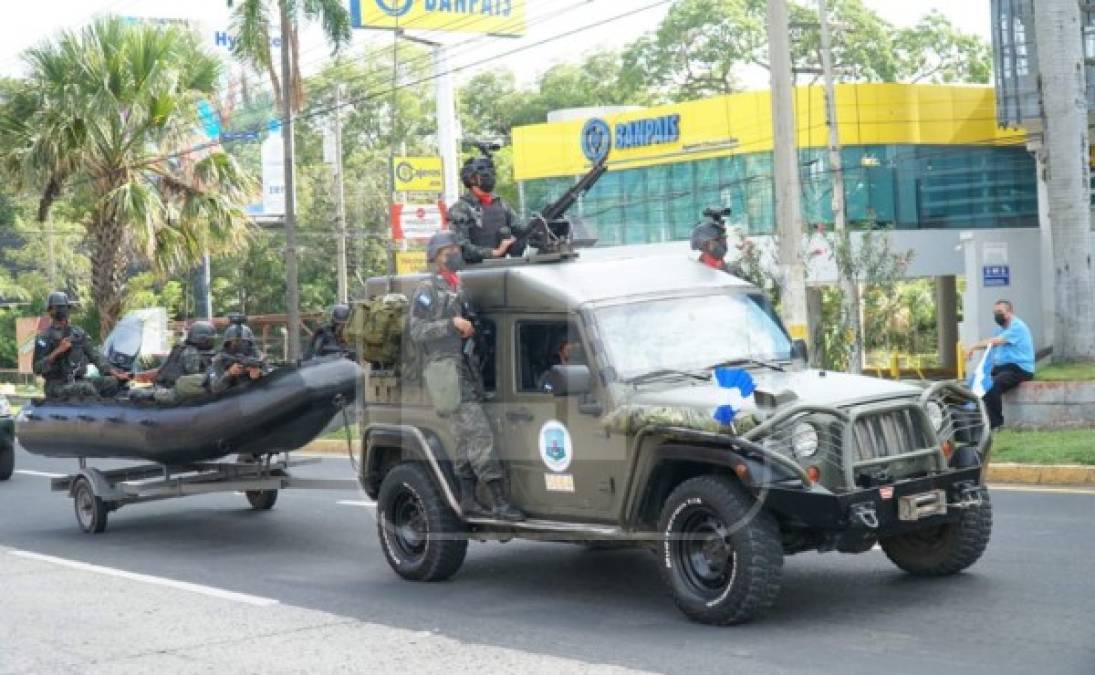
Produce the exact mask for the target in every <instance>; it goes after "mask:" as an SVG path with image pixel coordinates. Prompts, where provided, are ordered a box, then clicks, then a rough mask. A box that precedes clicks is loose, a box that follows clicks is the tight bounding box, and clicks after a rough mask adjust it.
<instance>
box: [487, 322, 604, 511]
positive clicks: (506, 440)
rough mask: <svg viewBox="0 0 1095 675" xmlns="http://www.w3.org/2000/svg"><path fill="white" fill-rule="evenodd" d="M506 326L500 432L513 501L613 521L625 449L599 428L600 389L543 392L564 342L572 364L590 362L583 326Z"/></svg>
mask: <svg viewBox="0 0 1095 675" xmlns="http://www.w3.org/2000/svg"><path fill="white" fill-rule="evenodd" d="M506 323H507V328H508V330H507V331H506V335H504V336H502V338H501V339H504V340H506V349H505V351H507V352H508V353H509V354H510V355H512V358H510V359H507V361H508V363H505V368H506V371H505V374H504V375H503V374H502V372H501V371H500V373H499V378H498V380H499V382H498V385H499V387H500V391H502V390H504V392H505V395H504V399H505V404H504V406H503V407H502V409H501V410H500V419H499V424H500V426H498V427H496V428H497V429H499V440H500V445H501V446H502V450H501V452H502V455H503V456H504V457H505V459H506V463H507V466H508V469H509V471H510V474H509V475H510V480H511V484H512V486H511V489H512V490H513V492H514V495H515V499H516V500H517V501H518V502H519V503H520V504H521V506H522V507H523V508H525V509H527V510H528V511H529V512H530V514H532V515H533V516H540V517H546V518H552V519H559V518H566V517H567V516H573V517H579V518H593V519H597V520H604V521H605V522H610V521H612V520H614V517H615V515H614V514H615V513H616V510H615V507H616V505H617V500H618V493H619V492H620V491H621V489H622V485H621V482H620V481H621V478H622V475H623V470H624V460H625V444H624V443H623V441H622V440H615V439H619V438H620V437H618V436H616V435H613V437H612V438H610V437H609V435H608V434H607V433H606V432H605V430H604V428H603V427H602V425H601V417H602V415H603V410H602V400H599V399H598V395H599V392H598V390H597V385H596V384H595V390H594V391H593V392H590V393H589V394H585V395H581V396H579V395H574V396H555V395H554V394H553V393H552V392H551V391H550V390H548V389H547V388H546V387H545V384H546V375H547V373H548V371H550V369H551V367H552V366H554V365H559V363H560V361H561V355H560V346H561V345H562V343H563V342H567V343H568V344H569V345H570V347H569V350H568V351H569V357H570V358H569V360H570V365H589V361H588V359H587V358H586V357H585V355H586V354H589V353H590V352H589V351H587V350H586V349H585V345H586V343H585V341H584V340H583V336H582V333H581V331H580V330H579V328H578V323H577V321H576V320H575V319H574V317H568V316H566V315H563V314H559V315H518V316H514V317H513V320H512V321H507V322H506ZM594 379H596V378H594Z"/></svg>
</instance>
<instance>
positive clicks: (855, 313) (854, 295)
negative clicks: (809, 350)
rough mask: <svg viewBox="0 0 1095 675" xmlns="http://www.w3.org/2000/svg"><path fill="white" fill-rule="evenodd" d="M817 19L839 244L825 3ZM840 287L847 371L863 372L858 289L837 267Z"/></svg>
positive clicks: (841, 221) (840, 177) (841, 216)
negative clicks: (848, 335) (846, 334)
mask: <svg viewBox="0 0 1095 675" xmlns="http://www.w3.org/2000/svg"><path fill="white" fill-rule="evenodd" d="M817 18H818V22H819V23H820V26H821V70H822V72H823V73H824V76H825V122H826V124H827V126H828V127H829V172H830V174H831V177H832V181H833V202H832V203H833V229H835V230H836V236H837V237H838V238H839V239H840V240H842V241H843V239H844V237H845V233H846V231H847V229H848V214H847V210H846V208H845V204H844V165H843V161H842V159H841V157H840V130H839V127H838V125H837V113H836V75H835V74H834V73H833V46H832V39H831V36H830V35H829V12H828V9H827V8H826V7H825V0H817ZM837 277H838V280H839V286H840V318H841V322H840V323H841V325H842V326H844V327H845V328H846V329H850V330H851V333H852V341H851V344H849V345H848V369H849V370H850V371H851V372H853V373H861V372H863V326H862V324H861V323H860V321H859V288H858V286H857V285H856V282H855V279H854V278H852V276H851V272H850V270H848V269H846V268H841V266H840V265H839V264H838V265H837Z"/></svg>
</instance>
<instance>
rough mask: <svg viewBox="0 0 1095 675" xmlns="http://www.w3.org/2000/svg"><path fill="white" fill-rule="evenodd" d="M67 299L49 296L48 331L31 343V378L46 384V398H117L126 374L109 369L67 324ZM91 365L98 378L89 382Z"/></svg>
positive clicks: (87, 340)
mask: <svg viewBox="0 0 1095 675" xmlns="http://www.w3.org/2000/svg"><path fill="white" fill-rule="evenodd" d="M70 307H71V305H70V304H69V301H68V296H67V295H65V294H64V293H63V292H61V291H54V292H53V293H50V294H49V298H48V299H47V300H46V313H48V314H49V317H50V325H49V327H48V328H47V329H46V330H44V331H42V332H41V333H39V334H38V338H37V339H36V340H35V342H34V374H35V375H41V376H42V378H43V379H44V380H45V381H46V383H45V394H46V398H102V397H111V396H115V395H116V394H118V392H119V391H121V389H122V383H123V382H127V381H128V380H129V379H130V378H129V374H128V373H126V372H125V371H122V370H119V369H117V368H115V367H114V366H113V364H111V363H110V361H108V360H107V359H106V357H104V356H103V354H102V352H100V351H99V349H98V348H97V347H96V346H95V345H94V344H92V342H91V339H90V338H89V337H88V335H87V333H85V332H84V330H83V329H82V328H80V327H79V326H73V325H71V324H69V309H70ZM89 365H94V366H95V367H96V368H98V369H99V373H100V375H101V377H99V378H97V379H90V378H88V377H87V368H88V366H89Z"/></svg>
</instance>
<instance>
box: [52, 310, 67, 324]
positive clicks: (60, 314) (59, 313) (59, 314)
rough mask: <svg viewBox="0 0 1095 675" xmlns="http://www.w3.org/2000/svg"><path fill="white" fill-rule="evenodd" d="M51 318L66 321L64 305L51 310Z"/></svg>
mask: <svg viewBox="0 0 1095 675" xmlns="http://www.w3.org/2000/svg"><path fill="white" fill-rule="evenodd" d="M53 319H54V320H55V321H68V310H67V309H65V308H64V307H58V308H57V309H55V310H53Z"/></svg>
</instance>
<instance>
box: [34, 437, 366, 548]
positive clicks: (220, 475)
mask: <svg viewBox="0 0 1095 675" xmlns="http://www.w3.org/2000/svg"><path fill="white" fill-rule="evenodd" d="M277 457H278V458H277V459H274V456H266V457H251V456H241V457H239V458H237V460H236V461H220V462H199V463H193V464H171V465H164V464H143V465H138V466H129V467H123V468H120V469H111V470H101V469H97V468H95V467H92V466H88V465H87V462H86V460H84V459H80V471H79V472H77V473H74V474H71V475H68V476H63V477H61V478H54V479H52V480H51V481H50V489H51V490H53V491H54V492H65V493H67V494H68V495H69V496H70V497H72V500H73V504H74V506H75V510H76V522H77V524H78V525H79V526H80V529H81V530H83V531H84V532H87V533H89V534H99V533H101V532H103V531H104V530H105V529H106V525H107V516H108V515H109V514H110V512H112V511H117V510H118V509H120V508H122V507H123V506H126V505H127V504H140V503H144V502H152V501H162V500H166V499H179V498H181V497H191V496H194V495H206V494H215V493H225V492H241V493H243V495H244V496H245V497H246V498H247V501H248V502H249V503H250V504H251V508H253V509H255V510H258V511H268V510H270V509H272V508H273V507H274V504H275V503H276V502H277V499H278V492H279V491H280V490H290V489H295V490H357V489H359V488H360V486H359V484H358V482H357V481H356V480H333V479H307V478H296V477H294V476H293V475H292V474H291V473H290V471H289V470H290V468H293V467H298V466H305V465H309V464H318V463H319V462H320V460H318V459H305V460H296V461H292V462H290V461H289V459H288V456H287V455H278V456H277Z"/></svg>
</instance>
